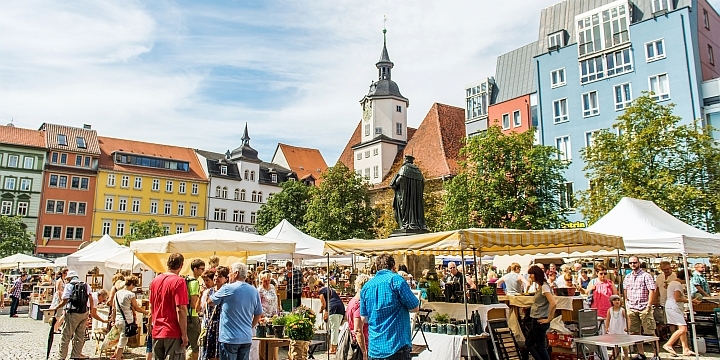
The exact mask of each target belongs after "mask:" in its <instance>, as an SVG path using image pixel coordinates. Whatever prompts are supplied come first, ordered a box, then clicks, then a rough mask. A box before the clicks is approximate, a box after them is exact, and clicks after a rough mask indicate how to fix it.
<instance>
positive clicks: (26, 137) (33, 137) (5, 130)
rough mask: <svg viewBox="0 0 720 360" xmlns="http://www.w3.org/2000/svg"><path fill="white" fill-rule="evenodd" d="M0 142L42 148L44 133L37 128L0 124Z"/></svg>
mask: <svg viewBox="0 0 720 360" xmlns="http://www.w3.org/2000/svg"><path fill="white" fill-rule="evenodd" d="M0 144H8V145H19V146H29V147H36V148H42V149H44V148H45V147H46V145H45V133H43V132H42V131H39V130H31V129H23V128H19V127H15V126H14V125H10V126H4V125H3V126H0Z"/></svg>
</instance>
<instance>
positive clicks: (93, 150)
mask: <svg viewBox="0 0 720 360" xmlns="http://www.w3.org/2000/svg"><path fill="white" fill-rule="evenodd" d="M40 131H44V132H45V143H46V144H47V147H48V148H50V149H58V150H65V151H75V152H79V153H86V154H95V155H100V146H99V145H98V138H97V132H95V130H92V129H84V128H76V127H72V126H66V125H57V124H48V123H44V124H42V125H41V126H40ZM59 134H60V135H65V137H66V141H67V145H60V144H59V143H58V139H57V136H58V135H59ZM78 137H81V138H84V139H85V148H79V147H78V146H77V145H78V144H77V138H78Z"/></svg>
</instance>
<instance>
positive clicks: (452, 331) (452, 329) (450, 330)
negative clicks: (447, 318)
mask: <svg viewBox="0 0 720 360" xmlns="http://www.w3.org/2000/svg"><path fill="white" fill-rule="evenodd" d="M445 333H446V334H448V335H456V334H457V326H455V324H447V327H446V330H445Z"/></svg>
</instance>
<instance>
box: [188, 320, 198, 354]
mask: <svg viewBox="0 0 720 360" xmlns="http://www.w3.org/2000/svg"><path fill="white" fill-rule="evenodd" d="M200 330H202V329H201V327H200V317H199V316H188V320H187V334H188V341H189V344H188V347H189V348H190V349H192V352H194V353H197V352H200V341H199V340H200Z"/></svg>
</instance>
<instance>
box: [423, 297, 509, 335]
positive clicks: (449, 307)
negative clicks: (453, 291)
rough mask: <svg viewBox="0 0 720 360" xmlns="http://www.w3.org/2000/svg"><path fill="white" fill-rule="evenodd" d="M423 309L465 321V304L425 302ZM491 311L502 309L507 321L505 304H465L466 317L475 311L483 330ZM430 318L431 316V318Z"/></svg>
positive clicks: (507, 309) (507, 314)
mask: <svg viewBox="0 0 720 360" xmlns="http://www.w3.org/2000/svg"><path fill="white" fill-rule="evenodd" d="M421 307H422V308H423V309H432V310H433V311H434V312H436V313H438V314H448V315H449V316H450V317H451V318H455V319H458V320H460V319H465V304H456V303H446V302H426V303H423V304H422V306H421ZM492 309H503V310H504V312H505V316H504V317H505V318H506V319H507V318H508V317H509V315H510V313H509V307H508V306H507V305H506V304H502V303H501V304H492V305H482V304H467V315H468V316H470V314H471V313H472V312H473V311H477V312H478V314H479V315H480V324H481V325H482V328H483V329H486V328H487V323H488V312H489V311H490V310H492ZM431 317H432V316H431Z"/></svg>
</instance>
